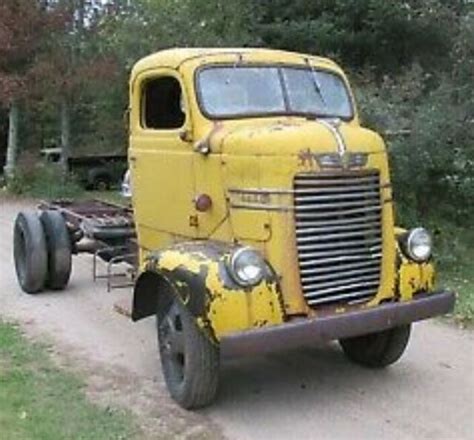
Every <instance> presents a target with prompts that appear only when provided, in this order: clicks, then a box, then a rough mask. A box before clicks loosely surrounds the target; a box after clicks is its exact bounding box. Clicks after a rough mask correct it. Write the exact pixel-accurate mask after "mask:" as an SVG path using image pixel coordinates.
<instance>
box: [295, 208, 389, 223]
mask: <svg viewBox="0 0 474 440" xmlns="http://www.w3.org/2000/svg"><path fill="white" fill-rule="evenodd" d="M366 212H380V205H377V206H367V207H364V208H354V209H346V210H338V211H337V215H341V216H345V215H354V214H364V213H366ZM334 214H335V213H334V212H298V211H297V212H296V219H297V220H299V219H312V218H332V217H334Z"/></svg>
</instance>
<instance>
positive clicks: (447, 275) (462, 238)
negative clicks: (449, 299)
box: [435, 227, 474, 327]
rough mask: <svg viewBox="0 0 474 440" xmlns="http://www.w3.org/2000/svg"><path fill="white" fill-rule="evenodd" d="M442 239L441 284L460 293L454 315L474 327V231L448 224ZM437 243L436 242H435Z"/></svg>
mask: <svg viewBox="0 0 474 440" xmlns="http://www.w3.org/2000/svg"><path fill="white" fill-rule="evenodd" d="M445 230H446V231H448V232H447V233H446V237H444V238H443V239H442V240H440V243H439V252H440V255H439V257H438V260H439V264H438V268H437V269H438V274H439V285H440V286H441V287H443V288H447V289H449V290H452V291H454V292H456V296H457V298H456V306H455V309H454V313H453V317H454V319H455V320H456V321H457V322H459V323H460V324H461V325H462V326H471V327H472V326H474V246H473V244H474V230H473V229H466V228H453V227H446V228H445ZM435 246H436V242H435Z"/></svg>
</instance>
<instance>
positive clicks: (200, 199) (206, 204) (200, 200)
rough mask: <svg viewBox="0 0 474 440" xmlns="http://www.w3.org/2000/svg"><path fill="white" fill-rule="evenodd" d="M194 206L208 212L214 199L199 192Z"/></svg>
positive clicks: (200, 210)
mask: <svg viewBox="0 0 474 440" xmlns="http://www.w3.org/2000/svg"><path fill="white" fill-rule="evenodd" d="M194 206H196V209H197V210H198V211H199V212H206V211H209V210H210V209H211V208H212V199H211V197H210V196H208V195H207V194H199V195H198V196H197V197H196V198H195V199H194Z"/></svg>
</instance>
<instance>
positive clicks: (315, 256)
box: [299, 246, 382, 266]
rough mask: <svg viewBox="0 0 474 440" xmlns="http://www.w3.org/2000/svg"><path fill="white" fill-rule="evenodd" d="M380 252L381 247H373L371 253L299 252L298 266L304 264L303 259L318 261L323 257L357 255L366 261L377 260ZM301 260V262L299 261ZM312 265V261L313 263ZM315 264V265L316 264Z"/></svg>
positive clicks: (354, 251) (344, 250)
mask: <svg viewBox="0 0 474 440" xmlns="http://www.w3.org/2000/svg"><path fill="white" fill-rule="evenodd" d="M381 250H382V246H374V247H373V248H371V252H370V253H369V252H361V250H360V249H343V250H340V249H336V250H333V251H327V252H302V251H301V252H299V258H300V266H301V265H302V264H303V263H306V262H305V261H304V259H305V258H311V259H318V258H325V257H331V256H346V255H359V256H361V255H362V256H364V257H365V258H367V259H370V258H377V257H380V256H381V255H382V254H381V253H380V251H381ZM372 252H373V253H372ZM301 260H303V261H301ZM311 264H314V261H313V263H311ZM316 264H317V263H316Z"/></svg>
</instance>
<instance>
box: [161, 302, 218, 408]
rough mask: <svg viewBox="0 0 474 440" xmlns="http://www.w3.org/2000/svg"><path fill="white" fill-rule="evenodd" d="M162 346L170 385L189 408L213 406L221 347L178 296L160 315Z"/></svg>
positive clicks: (172, 391)
mask: <svg viewBox="0 0 474 440" xmlns="http://www.w3.org/2000/svg"><path fill="white" fill-rule="evenodd" d="M157 328H158V345H159V349H160V357H161V365H162V370H163V375H164V378H165V382H166V386H167V388H168V391H169V393H170V394H171V397H172V398H173V399H174V400H175V401H176V402H177V403H178V404H179V405H180V406H181V407H183V408H185V409H196V408H200V407H203V406H206V405H209V404H210V403H211V402H212V401H213V400H214V398H215V395H216V393H217V386H218V381H219V350H218V348H217V346H216V345H215V344H213V343H212V342H211V341H210V340H209V338H208V337H207V336H206V335H205V333H204V332H203V331H202V330H201V329H200V328H199V327H198V326H197V324H196V321H195V319H194V317H193V316H192V315H191V314H190V313H189V311H188V310H187V309H186V307H185V306H184V305H183V304H181V302H180V301H178V300H177V299H174V300H173V301H172V303H171V305H170V306H169V308H168V310H167V311H166V313H165V314H163V315H160V314H158V315H157Z"/></svg>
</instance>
